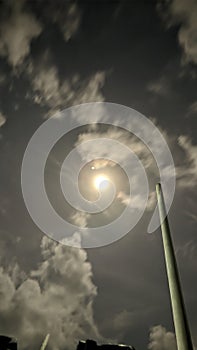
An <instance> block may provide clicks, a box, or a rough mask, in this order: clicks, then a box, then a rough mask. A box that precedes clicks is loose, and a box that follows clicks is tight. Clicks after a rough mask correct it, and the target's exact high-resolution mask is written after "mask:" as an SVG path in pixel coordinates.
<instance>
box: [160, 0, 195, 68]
mask: <svg viewBox="0 0 197 350" xmlns="http://www.w3.org/2000/svg"><path fill="white" fill-rule="evenodd" d="M163 4H165V8H164V7H163V6H162V5H163ZM158 9H159V12H160V13H161V15H162V16H163V18H164V19H165V21H166V23H167V25H168V27H170V26H173V25H177V24H178V25H179V30H178V40H179V44H180V46H181V47H182V49H183V53H184V54H183V62H184V63H188V62H192V63H195V64H197V2H196V0H173V1H170V2H168V1H166V2H160V1H159V4H158Z"/></svg>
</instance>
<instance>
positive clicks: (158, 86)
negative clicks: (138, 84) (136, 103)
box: [147, 76, 172, 97]
mask: <svg viewBox="0 0 197 350" xmlns="http://www.w3.org/2000/svg"><path fill="white" fill-rule="evenodd" d="M147 90H148V91H150V92H154V93H155V94H156V95H158V96H161V97H166V96H169V95H170V94H171V92H172V90H171V86H170V81H169V80H168V79H167V78H166V77H164V76H162V77H160V78H159V79H158V80H155V81H153V82H150V83H149V84H148V86H147Z"/></svg>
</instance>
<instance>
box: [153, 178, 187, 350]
mask: <svg viewBox="0 0 197 350" xmlns="http://www.w3.org/2000/svg"><path fill="white" fill-rule="evenodd" d="M156 193H157V200H158V207H159V216H160V222H161V232H162V240H163V248H164V256H165V262H166V270H167V277H168V284H169V290H170V297H171V306H172V314H173V320H174V327H175V334H176V341H177V348H178V350H192V349H193V346H192V340H191V335H190V330H189V326H188V323H187V317H186V312H185V307H184V301H183V295H182V292H181V285H180V280H179V274H178V268H177V263H176V258H175V253H174V248H173V243H172V238H171V234H170V227H169V223H168V218H167V216H166V208H165V203H164V197H163V192H162V188H161V184H157V185H156Z"/></svg>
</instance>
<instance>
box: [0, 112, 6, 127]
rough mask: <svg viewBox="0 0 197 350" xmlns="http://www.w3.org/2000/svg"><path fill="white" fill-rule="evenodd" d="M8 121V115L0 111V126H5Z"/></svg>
mask: <svg viewBox="0 0 197 350" xmlns="http://www.w3.org/2000/svg"><path fill="white" fill-rule="evenodd" d="M5 122H6V117H5V115H4V114H3V113H1V112H0V127H1V126H3V125H4V124H5Z"/></svg>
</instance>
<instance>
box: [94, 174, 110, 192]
mask: <svg viewBox="0 0 197 350" xmlns="http://www.w3.org/2000/svg"><path fill="white" fill-rule="evenodd" d="M94 185H95V187H96V189H97V190H101V189H102V190H104V189H106V188H107V187H108V185H109V179H108V178H107V176H104V175H99V176H97V177H96V178H95V180H94Z"/></svg>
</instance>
